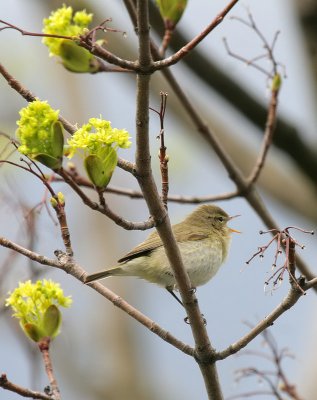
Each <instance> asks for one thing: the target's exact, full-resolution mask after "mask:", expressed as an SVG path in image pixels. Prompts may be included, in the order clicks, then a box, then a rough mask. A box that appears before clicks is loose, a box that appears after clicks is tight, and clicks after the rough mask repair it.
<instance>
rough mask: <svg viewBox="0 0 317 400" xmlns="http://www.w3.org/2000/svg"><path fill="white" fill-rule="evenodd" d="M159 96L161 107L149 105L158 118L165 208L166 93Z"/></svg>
mask: <svg viewBox="0 0 317 400" xmlns="http://www.w3.org/2000/svg"><path fill="white" fill-rule="evenodd" d="M160 96H161V107H160V111H157V110H155V109H154V108H152V107H150V110H152V111H154V112H156V113H157V114H158V116H159V118H160V133H159V135H158V136H157V139H160V142H161V145H160V151H159V160H160V170H161V178H162V195H161V198H162V202H163V204H164V207H165V208H166V209H167V208H168V207H167V200H168V189H169V182H168V161H169V157H168V155H167V154H166V146H165V130H164V118H165V112H166V103H167V93H164V92H160Z"/></svg>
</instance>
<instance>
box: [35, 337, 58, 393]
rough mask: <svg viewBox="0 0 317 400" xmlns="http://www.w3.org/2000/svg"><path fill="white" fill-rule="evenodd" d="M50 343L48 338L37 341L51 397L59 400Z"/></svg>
mask: <svg viewBox="0 0 317 400" xmlns="http://www.w3.org/2000/svg"><path fill="white" fill-rule="evenodd" d="M50 342H51V339H50V338H49V337H44V338H43V339H41V340H40V341H39V343H38V348H39V349H40V352H41V353H42V356H43V361H44V367H45V371H46V375H47V377H48V380H49V383H50V389H51V392H52V395H53V396H54V399H55V400H61V394H60V390H59V387H58V384H57V381H56V377H55V374H54V371H53V364H52V360H51V356H50Z"/></svg>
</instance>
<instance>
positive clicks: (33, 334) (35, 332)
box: [21, 323, 45, 342]
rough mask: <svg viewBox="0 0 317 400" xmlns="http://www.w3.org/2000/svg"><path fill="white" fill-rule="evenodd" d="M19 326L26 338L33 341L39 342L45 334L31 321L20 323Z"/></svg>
mask: <svg viewBox="0 0 317 400" xmlns="http://www.w3.org/2000/svg"><path fill="white" fill-rule="evenodd" d="M21 327H22V329H23V331H24V333H25V334H26V336H27V337H28V338H30V339H31V340H33V341H34V342H39V341H40V340H41V339H42V338H43V337H44V336H45V335H44V334H43V332H42V330H41V329H40V328H39V327H38V326H36V325H34V324H31V323H26V324H21Z"/></svg>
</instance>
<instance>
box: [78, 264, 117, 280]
mask: <svg viewBox="0 0 317 400" xmlns="http://www.w3.org/2000/svg"><path fill="white" fill-rule="evenodd" d="M121 274H122V269H121V267H114V268H110V269H104V270H102V271H99V272H95V273H94V274H90V275H87V276H86V277H85V278H84V282H85V283H90V282H93V281H98V280H99V279H103V278H107V276H113V275H121Z"/></svg>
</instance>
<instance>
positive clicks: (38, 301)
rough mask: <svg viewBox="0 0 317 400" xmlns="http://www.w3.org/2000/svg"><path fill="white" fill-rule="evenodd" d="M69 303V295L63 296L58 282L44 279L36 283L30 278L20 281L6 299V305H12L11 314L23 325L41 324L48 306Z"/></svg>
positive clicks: (67, 305)
mask: <svg viewBox="0 0 317 400" xmlns="http://www.w3.org/2000/svg"><path fill="white" fill-rule="evenodd" d="M71 304H72V299H71V297H70V296H67V297H65V296H64V293H63V290H62V289H61V287H60V285H59V283H55V282H53V281H51V280H46V279H43V281H37V282H36V283H32V282H31V281H30V280H29V281H26V282H24V283H21V282H20V283H19V286H18V287H17V288H16V289H15V290H14V291H13V292H12V293H9V297H8V298H7V299H6V306H11V307H12V309H13V310H14V314H13V316H14V317H16V318H18V319H19V320H20V323H21V324H23V325H25V324H27V323H31V324H35V325H41V324H42V320H43V316H44V315H45V312H46V311H47V309H48V308H49V307H50V306H52V305H55V306H62V307H69V306H70V305H71Z"/></svg>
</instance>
